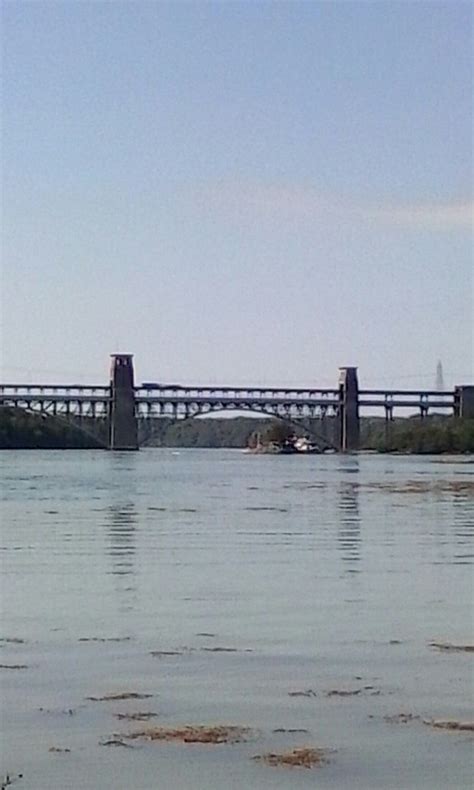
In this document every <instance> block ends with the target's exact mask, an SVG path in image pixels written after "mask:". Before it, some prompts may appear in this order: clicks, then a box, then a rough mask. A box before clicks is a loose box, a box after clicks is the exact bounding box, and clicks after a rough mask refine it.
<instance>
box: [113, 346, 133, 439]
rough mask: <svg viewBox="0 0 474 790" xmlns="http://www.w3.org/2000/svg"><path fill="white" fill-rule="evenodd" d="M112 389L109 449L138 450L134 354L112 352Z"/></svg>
mask: <svg viewBox="0 0 474 790" xmlns="http://www.w3.org/2000/svg"><path fill="white" fill-rule="evenodd" d="M110 390H111V394H112V400H111V403H110V435H109V449H110V450H138V431H137V420H136V417H135V390H134V380H133V355H132V354H112V363H111V367H110Z"/></svg>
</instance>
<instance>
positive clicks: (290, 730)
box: [272, 727, 309, 734]
mask: <svg viewBox="0 0 474 790" xmlns="http://www.w3.org/2000/svg"><path fill="white" fill-rule="evenodd" d="M272 732H274V733H275V734H279V733H290V734H294V733H309V730H305V729H304V727H301V728H300V727H289V728H287V727H277V729H276V730H272Z"/></svg>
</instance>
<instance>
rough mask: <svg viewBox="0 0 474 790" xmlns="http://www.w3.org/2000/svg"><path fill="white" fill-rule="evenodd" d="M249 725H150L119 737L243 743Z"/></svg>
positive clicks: (249, 731) (248, 731) (247, 735)
mask: <svg viewBox="0 0 474 790" xmlns="http://www.w3.org/2000/svg"><path fill="white" fill-rule="evenodd" d="M251 732H252V730H251V729H250V728H249V727H240V726H235V725H215V726H208V725H203V724H199V725H195V724H187V725H185V726H183V727H150V728H148V729H146V730H139V731H138V732H130V733H128V734H122V735H119V736H118V737H119V738H120V739H122V738H125V739H127V740H145V741H180V742H181V743H210V744H219V743H242V742H243V741H246V740H247V739H248V737H249V736H250V734H251Z"/></svg>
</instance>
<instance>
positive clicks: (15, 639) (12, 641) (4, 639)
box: [0, 636, 25, 645]
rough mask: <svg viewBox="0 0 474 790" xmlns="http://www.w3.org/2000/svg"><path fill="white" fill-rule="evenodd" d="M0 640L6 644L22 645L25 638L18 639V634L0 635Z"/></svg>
mask: <svg viewBox="0 0 474 790" xmlns="http://www.w3.org/2000/svg"><path fill="white" fill-rule="evenodd" d="M0 642H5V643H7V644H12V645H24V644H25V640H24V639H20V638H19V637H18V636H2V637H0Z"/></svg>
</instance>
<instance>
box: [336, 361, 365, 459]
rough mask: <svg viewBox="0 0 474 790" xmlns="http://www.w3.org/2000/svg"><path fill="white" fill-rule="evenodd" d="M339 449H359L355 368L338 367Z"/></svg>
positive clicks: (357, 383)
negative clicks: (339, 403) (339, 406)
mask: <svg viewBox="0 0 474 790" xmlns="http://www.w3.org/2000/svg"><path fill="white" fill-rule="evenodd" d="M339 392H340V399H341V412H340V449H341V450H342V452H343V453H347V452H351V451H353V450H358V449H359V430H360V429H359V382H358V377H357V368H339Z"/></svg>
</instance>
